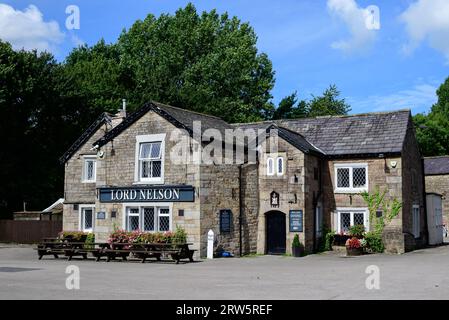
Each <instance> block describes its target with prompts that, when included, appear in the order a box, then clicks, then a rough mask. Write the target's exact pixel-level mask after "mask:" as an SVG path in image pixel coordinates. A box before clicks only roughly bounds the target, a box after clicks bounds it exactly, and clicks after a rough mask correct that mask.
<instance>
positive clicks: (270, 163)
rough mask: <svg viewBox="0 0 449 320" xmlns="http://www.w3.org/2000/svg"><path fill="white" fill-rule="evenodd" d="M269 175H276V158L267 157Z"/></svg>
mask: <svg viewBox="0 0 449 320" xmlns="http://www.w3.org/2000/svg"><path fill="white" fill-rule="evenodd" d="M267 176H274V159H273V158H271V157H268V158H267Z"/></svg>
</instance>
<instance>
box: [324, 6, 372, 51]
mask: <svg viewBox="0 0 449 320" xmlns="http://www.w3.org/2000/svg"><path fill="white" fill-rule="evenodd" d="M327 8H328V10H329V12H330V13H331V14H333V15H334V16H336V17H337V18H339V19H341V20H342V21H343V22H344V23H345V24H346V27H347V28H348V30H349V32H350V34H351V36H350V38H348V39H345V40H340V41H336V42H333V43H332V44H331V47H332V48H334V49H338V50H342V51H344V52H347V53H349V52H356V51H365V50H366V49H369V47H370V46H371V45H372V44H373V43H374V41H375V39H376V32H375V31H374V30H373V29H369V28H367V25H366V19H367V16H368V15H369V12H368V10H367V9H366V8H361V7H359V6H358V5H357V3H356V2H355V0H328V1H327Z"/></svg>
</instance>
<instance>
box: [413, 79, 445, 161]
mask: <svg viewBox="0 0 449 320" xmlns="http://www.w3.org/2000/svg"><path fill="white" fill-rule="evenodd" d="M436 93H437V96H438V101H437V103H435V104H434V105H433V106H432V108H431V110H430V112H429V114H427V115H425V114H422V113H420V114H417V115H415V116H414V118H413V120H414V123H415V128H416V137H417V139H418V143H419V146H420V149H421V152H422V153H423V155H424V156H441V155H447V154H449V78H447V79H446V81H445V82H444V83H443V84H441V86H440V87H439V88H438V90H437V92H436Z"/></svg>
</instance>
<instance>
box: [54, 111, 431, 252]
mask: <svg viewBox="0 0 449 320" xmlns="http://www.w3.org/2000/svg"><path fill="white" fill-rule="evenodd" d="M161 108H162V109H149V110H148V111H146V112H144V113H142V115H141V116H140V117H136V118H135V119H133V121H130V122H129V123H128V124H127V125H126V126H124V125H123V124H124V123H125V121H126V119H125V120H123V123H121V124H120V122H121V121H122V119H121V118H115V119H113V122H112V126H111V124H108V123H103V124H102V125H100V126H99V127H98V129H97V130H96V131H95V132H94V133H93V134H92V135H91V136H90V137H89V138H88V139H86V140H85V141H83V143H80V145H79V147H78V149H77V150H76V152H73V154H70V155H69V156H68V157H67V159H68V160H67V161H66V162H65V201H64V219H63V227H64V230H80V229H82V226H81V225H80V220H81V210H82V208H84V207H85V206H92V207H94V212H95V213H97V212H105V213H106V216H105V219H97V216H96V215H94V221H93V231H94V232H95V235H96V239H97V241H100V242H101V241H106V240H107V238H108V236H109V234H110V232H111V231H112V230H114V228H122V229H125V228H127V223H126V221H127V220H126V219H127V218H126V216H127V210H128V209H129V208H131V207H133V206H141V207H144V206H146V205H153V204H152V202H149V203H137V204H136V203H126V202H123V201H122V202H112V203H106V202H102V201H100V199H99V196H98V192H99V191H98V190H100V189H101V188H120V187H127V188H128V187H135V186H142V187H151V185H148V184H141V183H139V182H138V181H136V168H137V166H138V163H137V161H136V157H137V154H138V152H137V151H136V150H137V148H138V143H137V138H136V137H139V136H148V135H157V136H160V137H161V136H162V137H164V138H163V139H162V140H163V141H164V143H163V155H164V156H163V163H164V166H163V172H164V174H163V181H161V182H159V183H158V186H160V187H161V186H162V187H168V186H192V187H193V190H194V199H193V201H192V202H167V203H164V204H160V203H159V204H154V206H164V207H167V208H168V209H169V212H170V221H171V226H170V228H171V230H174V229H175V228H176V226H181V227H183V228H184V229H185V230H186V232H187V234H188V241H189V242H191V243H193V246H192V248H193V249H196V250H197V256H201V257H204V256H205V255H206V247H207V233H208V231H209V230H213V231H214V233H215V242H214V245H215V248H222V249H224V250H227V251H230V252H232V253H234V254H235V255H238V254H240V252H241V253H242V254H249V253H259V254H266V253H267V252H268V246H269V243H268V238H269V235H268V231H267V229H268V226H267V224H268V220H270V221H272V220H271V219H272V217H273V216H274V215H277V216H278V217H282V219H283V220H281V221H282V223H283V224H282V226H281V227H280V228H282V229H284V228H285V230H281V231H282V232H281V233H280V234H285V236H284V237H285V239H283V244H282V246H284V247H285V248H283V250H284V251H285V253H287V254H288V253H291V245H292V241H293V238H294V236H295V235H296V234H298V235H299V239H300V241H301V243H302V244H303V245H304V247H305V250H306V252H309V253H310V252H313V251H314V250H315V249H316V248H317V247H318V244H319V241H320V238H322V237H323V236H324V235H323V234H322V233H321V232H320V231H319V229H321V225H319V222H318V216H317V212H318V211H321V212H322V224H323V226H324V227H326V228H330V229H333V230H336V231H338V230H339V221H340V220H339V212H342V210H343V211H345V210H346V211H348V210H349V211H351V210H361V211H363V210H365V212H366V211H367V206H366V204H365V202H364V201H363V199H362V197H361V196H360V195H359V194H358V193H357V192H352V193H351V192H338V191H336V181H335V179H336V177H335V167H336V166H341V165H342V164H343V165H344V164H364V165H366V166H367V170H368V182H367V183H368V191H370V192H371V191H374V190H376V188H380V189H381V190H383V189H387V190H388V193H387V197H388V198H390V199H393V198H395V199H397V200H399V201H402V203H403V207H402V210H401V212H400V214H399V216H398V217H397V218H396V219H394V220H393V221H392V223H391V224H390V225H389V226H388V228H386V230H385V235H384V238H385V240H386V249H387V252H391V253H403V252H405V251H407V250H411V249H413V248H415V247H419V246H422V245H424V244H425V243H426V241H427V234H426V223H425V220H426V219H425V206H424V204H425V203H424V183H423V182H424V178H423V168H422V162H421V156H420V153H419V150H418V147H417V144H416V140H415V136H414V132H413V127H412V124H411V120H410V121H409V127H408V129H407V132H406V133H405V136H404V142H403V147H402V150H401V152H400V153H387V154H369V155H368V154H367V155H362V156H361V155H357V156H351V155H346V156H339V157H333V156H330V155H326V154H325V153H324V152H321V151H320V150H319V149H317V148H316V147H315V146H313V145H311V144H309V143H308V142H307V140H305V138H304V137H303V136H301V135H299V134H297V133H294V132H290V131H287V130H284V131H283V133H282V136H277V135H275V136H273V135H270V136H269V137H268V139H267V140H266V141H265V142H264V143H263V144H262V145H261V146H260V149H259V151H260V150H262V151H263V152H259V153H258V157H257V159H256V162H255V163H251V162H248V161H247V162H246V163H245V164H219V163H218V164H216V163H210V164H206V163H201V164H199V163H195V162H186V161H184V162H177V161H173V159H176V157H175V158H173V154H172V151H173V150H174V149H175V148H176V147H178V148H179V146H180V145H181V147H182V148H183V149H185V150H190V151H189V152H190V153H189V155H190V156H192V155H193V153H194V150H195V146H194V144H195V141H194V139H190V137H188V136H187V137H188V138H189V139H186V140H179V139H172V137H173V132H174V131H176V130H178V129H179V128H182V129H189V128H188V127H186V125H185V123H186V121H185V119H184V117H182V118H183V119H181V118H180V116H179V114H181V116H182V115H183V113H184V114H185V115H186V117H189V118H193V119H194V118H195V117H202V119H203V120H205V122H211V123H212V124H211V125H210V126H213V122H214V121H215V122H217V121H218V120H216V119H213V118H210V119H209V118H204V117H206V116H204V115H198V114H195V113H187V111H184V110H176V111H175V112H173V113H171V114H170V111H173V109H171V108H173V107H170V108H167V109H164V108H163V107H161ZM161 110H162V111H161ZM176 117H178V118H176ZM183 121H184V122H183ZM218 124H219V125H220V126H223V127H226V124H223V123H222V122H219V123H218ZM121 126H122V128H120V127H121ZM265 127H266V126H265ZM117 128H120V131H119V132H118V133H117V134H115V135H113V137H112V138H110V139H108V140H107V141H105V142H104V143H103V144H101V145H100V147H99V148H93V145H94V144H96V143H98V141H100V140H99V139H101V138H102V137H105V136H108V135H111V133H113V132H114V131H117ZM221 129H223V128H221ZM111 130H112V131H111ZM187 131H188V130H187ZM186 133H188V132H186ZM180 141H181V142H180ZM272 145H276V146H277V149H276V150H274V151H273V150H271V149H272V148H271V146H272ZM98 151H101V154H99V153H97V152H98ZM97 155H98V156H97ZM85 156H94V157H95V156H96V181H95V182H90V183H87V182H83V181H82V176H83V164H84V157H85ZM268 158H271V159H273V161H274V162H273V165H275V166H277V165H278V163H277V162H276V159H278V158H282V159H283V162H282V173H281V174H273V175H268V174H267V161H268ZM178 160H179V159H178ZM273 193H276V194H278V195H279V202H278V203H277V204H276V205H273V203H272V199H271V195H272V194H273ZM413 205H418V206H419V208H420V212H421V215H420V218H421V223H420V227H421V232H420V235H419V237H417V238H415V237H414V236H413V233H412V229H413V221H412V207H413ZM317 208H318V209H317ZM221 210H230V211H231V213H232V216H231V217H232V219H231V221H232V223H231V230H230V232H221V230H220V211H221ZM291 211H295V212H299V211H301V212H302V219H303V220H302V231H300V232H290V221H289V219H290V214H289V213H290V212H291ZM181 212H182V213H183V214H181ZM113 213H115V217H113ZM370 227H371V226H369V222H368V228H370ZM284 231H285V232H284Z"/></svg>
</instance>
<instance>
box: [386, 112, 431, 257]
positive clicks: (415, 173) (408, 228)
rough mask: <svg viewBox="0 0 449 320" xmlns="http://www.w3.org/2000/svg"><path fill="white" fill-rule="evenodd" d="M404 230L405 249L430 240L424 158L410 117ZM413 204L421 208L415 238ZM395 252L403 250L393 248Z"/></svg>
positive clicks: (405, 148) (404, 153)
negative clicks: (418, 231) (418, 227)
mask: <svg viewBox="0 0 449 320" xmlns="http://www.w3.org/2000/svg"><path fill="white" fill-rule="evenodd" d="M402 159H403V160H402V162H403V170H402V192H403V196H402V199H403V203H402V232H403V237H404V249H403V250H404V251H410V250H413V249H415V248H419V247H423V246H425V245H426V244H427V242H428V231H427V218H426V208H425V199H424V198H425V191H424V187H425V182H424V172H423V160H422V157H421V153H420V152H419V147H418V143H417V141H416V138H415V132H414V129H413V122H412V121H411V119H410V122H409V127H408V129H407V133H406V136H405V141H404V146H403V150H402ZM413 205H419V209H420V223H419V225H420V236H419V237H418V238H416V239H415V237H414V235H413V211H412V207H413ZM388 249H389V248H387V251H392V252H393V253H395V252H398V253H402V252H403V251H400V250H395V249H394V248H393V249H392V250H388Z"/></svg>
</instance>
